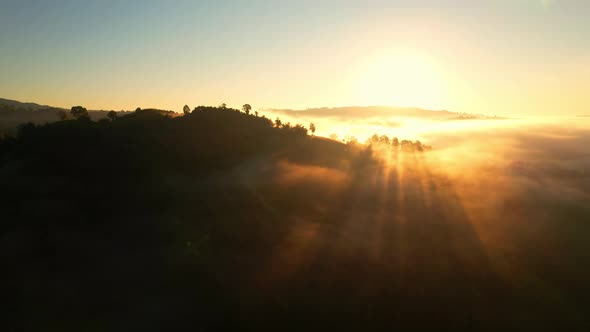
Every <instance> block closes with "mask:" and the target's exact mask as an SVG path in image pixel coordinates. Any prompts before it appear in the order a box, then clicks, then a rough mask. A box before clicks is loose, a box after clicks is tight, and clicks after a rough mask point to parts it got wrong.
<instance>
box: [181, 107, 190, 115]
mask: <svg viewBox="0 0 590 332" xmlns="http://www.w3.org/2000/svg"><path fill="white" fill-rule="evenodd" d="M182 111H183V112H184V115H189V114H191V108H190V107H188V105H184V107H183V108H182Z"/></svg>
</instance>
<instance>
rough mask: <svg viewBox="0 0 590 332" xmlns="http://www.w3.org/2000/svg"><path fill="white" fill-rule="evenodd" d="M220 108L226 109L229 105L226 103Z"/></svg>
mask: <svg viewBox="0 0 590 332" xmlns="http://www.w3.org/2000/svg"><path fill="white" fill-rule="evenodd" d="M219 108H221V109H226V108H227V104H226V103H222V104H221V105H219Z"/></svg>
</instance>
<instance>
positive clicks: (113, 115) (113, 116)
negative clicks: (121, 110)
mask: <svg viewBox="0 0 590 332" xmlns="http://www.w3.org/2000/svg"><path fill="white" fill-rule="evenodd" d="M107 118H109V119H110V120H111V121H115V120H116V119H117V112H115V111H110V112H108V113H107Z"/></svg>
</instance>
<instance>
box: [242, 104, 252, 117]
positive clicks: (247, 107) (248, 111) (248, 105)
mask: <svg viewBox="0 0 590 332" xmlns="http://www.w3.org/2000/svg"><path fill="white" fill-rule="evenodd" d="M251 110H252V106H250V104H244V106H242V111H244V113H246V114H248V115H250V111H251Z"/></svg>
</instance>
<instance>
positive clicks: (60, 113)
mask: <svg viewBox="0 0 590 332" xmlns="http://www.w3.org/2000/svg"><path fill="white" fill-rule="evenodd" d="M55 114H57V117H58V118H59V119H60V120H61V121H63V120H66V119H67V118H68V113H66V111H64V110H57V111H56V112H55Z"/></svg>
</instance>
